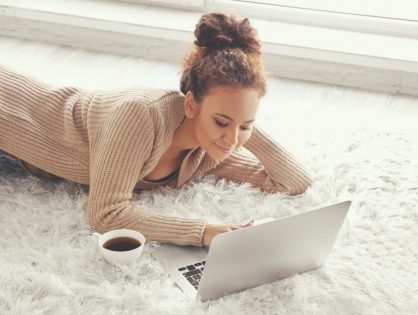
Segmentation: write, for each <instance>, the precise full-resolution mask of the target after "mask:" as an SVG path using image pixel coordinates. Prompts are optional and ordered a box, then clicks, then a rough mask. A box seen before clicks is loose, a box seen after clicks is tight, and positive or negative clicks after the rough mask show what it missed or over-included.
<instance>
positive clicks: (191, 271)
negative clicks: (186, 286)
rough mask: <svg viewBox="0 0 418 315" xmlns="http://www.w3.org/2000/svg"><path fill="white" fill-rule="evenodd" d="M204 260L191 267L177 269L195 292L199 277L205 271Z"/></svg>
mask: <svg viewBox="0 0 418 315" xmlns="http://www.w3.org/2000/svg"><path fill="white" fill-rule="evenodd" d="M205 264H206V260H204V261H200V262H197V263H195V264H193V265H188V266H185V267H181V268H179V269H178V271H180V272H181V273H182V275H183V276H184V277H185V278H186V279H187V280H188V281H189V282H190V284H191V285H192V286H193V287H194V288H195V289H196V290H197V287H198V286H199V282H200V277H201V275H202V272H203V270H204V269H205Z"/></svg>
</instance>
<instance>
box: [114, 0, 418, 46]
mask: <svg viewBox="0 0 418 315" xmlns="http://www.w3.org/2000/svg"><path fill="white" fill-rule="evenodd" d="M114 1H125V2H131V3H140V4H149V5H156V6H163V7H170V8H177V9H183V10H191V11H198V12H214V11H222V12H234V13H236V14H239V15H241V16H246V17H249V18H254V19H262V20H268V21H278V22H284V23H292V24H299V25H309V26H317V27H324V28H331V29H343V30H349V31H358V32H365V33H377V34H382V35H391V36H400V37H409V38H418V1H417V0H398V1H396V0H385V1H384V2H383V1H379V0H350V1H342V0H341V1H333V0H315V1H312V0H182V1H172V0H114Z"/></svg>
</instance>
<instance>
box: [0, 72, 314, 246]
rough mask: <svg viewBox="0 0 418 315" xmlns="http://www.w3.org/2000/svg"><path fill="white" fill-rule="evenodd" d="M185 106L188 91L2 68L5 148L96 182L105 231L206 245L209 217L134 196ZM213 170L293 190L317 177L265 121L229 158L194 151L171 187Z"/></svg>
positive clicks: (90, 202)
mask: <svg viewBox="0 0 418 315" xmlns="http://www.w3.org/2000/svg"><path fill="white" fill-rule="evenodd" d="M183 103H184V95H182V94H181V92H180V91H178V90H171V89H160V88H151V87H145V86H132V87H128V88H124V89H108V90H97V89H96V90H87V89H83V88H79V87H75V86H65V87H56V86H52V85H49V84H46V83H44V82H41V81H40V80H38V79H37V78H35V77H32V76H30V75H28V74H23V73H19V72H17V71H14V70H12V69H10V68H8V67H5V66H1V65H0V149H1V150H4V151H6V152H8V153H10V154H11V155H13V156H16V157H18V158H20V159H22V160H24V161H26V162H28V163H30V164H31V165H33V166H36V167H38V168H40V169H42V170H45V171H46V172H49V173H51V174H53V175H56V176H59V177H62V178H64V179H67V180H70V181H74V182H77V183H81V184H85V185H89V195H88V199H87V202H86V204H85V205H84V211H85V216H86V220H87V222H88V224H89V225H90V226H91V227H92V228H93V229H94V230H96V231H98V232H100V233H104V232H106V231H109V230H113V229H119V228H128V229H133V230H137V231H140V232H141V233H143V234H144V236H145V237H146V238H147V239H148V240H156V241H160V242H166V243H173V244H178V245H194V246H200V247H201V246H203V245H202V238H203V232H204V228H205V225H206V224H207V221H206V220H205V219H201V218H185V217H179V216H175V215H165V214H159V213H157V212H153V211H151V210H149V209H144V208H143V207H139V206H136V205H134V204H133V203H132V201H131V199H132V195H133V191H134V189H141V188H143V189H147V188H148V187H150V185H149V182H146V181H143V178H144V177H146V175H147V174H149V173H150V172H151V171H152V170H153V169H154V168H155V167H156V165H157V164H158V161H159V159H160V157H161V156H162V155H163V153H164V152H165V151H166V150H167V149H168V148H169V146H170V144H171V140H172V137H173V134H174V131H175V130H176V128H177V127H178V126H179V125H180V123H181V122H182V120H183V118H184V117H185V114H184V108H183ZM205 174H213V175H215V176H216V177H218V178H225V179H227V180H231V181H234V182H237V183H242V182H248V183H250V184H252V185H255V186H257V187H259V188H260V189H261V190H262V191H268V192H285V193H288V194H290V195H295V194H300V193H302V192H304V191H305V190H306V189H307V188H308V187H309V186H310V185H311V184H312V182H313V179H312V177H311V175H310V174H309V173H308V171H307V170H306V169H305V168H304V167H303V166H302V165H301V163H300V162H299V161H298V160H297V159H296V158H295V157H294V156H293V155H291V154H290V153H289V152H288V151H286V150H285V149H284V148H283V147H282V146H281V145H279V143H277V142H276V141H275V140H274V139H272V138H271V137H270V136H269V135H268V134H266V133H265V132H264V131H263V130H262V129H260V128H259V127H258V126H257V125H254V128H253V132H252V135H251V137H250V139H249V140H248V141H247V142H246V143H245V144H244V146H243V147H240V148H238V149H237V150H236V151H234V152H233V153H231V154H230V156H228V157H227V158H226V159H225V160H223V161H222V162H219V161H217V160H215V159H213V158H211V157H210V156H209V155H208V154H207V153H206V152H205V151H204V150H203V149H202V148H201V147H196V148H194V149H192V150H190V151H189V152H188V154H187V155H186V157H185V158H184V160H183V161H182V163H181V166H180V169H179V171H178V175H176V176H175V177H174V179H172V180H171V181H170V182H169V184H170V185H171V186H172V187H177V188H178V187H181V186H182V185H184V184H185V183H187V182H189V181H191V180H197V179H199V178H201V177H202V176H203V175H205ZM151 187H152V185H151Z"/></svg>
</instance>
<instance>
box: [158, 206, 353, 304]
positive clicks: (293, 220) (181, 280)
mask: <svg viewBox="0 0 418 315" xmlns="http://www.w3.org/2000/svg"><path fill="white" fill-rule="evenodd" d="M350 205H351V201H344V202H340V203H337V204H333V205H329V206H325V207H321V208H318V209H314V210H311V211H307V212H303V213H300V214H297V215H293V216H288V217H284V218H280V219H274V218H265V219H262V220H255V221H254V223H253V225H252V226H250V227H246V228H242V229H238V230H234V231H231V232H226V233H221V234H218V235H216V236H215V237H214V238H213V239H212V242H211V245H210V247H197V246H179V245H175V244H166V243H164V244H161V245H160V246H159V247H156V248H155V250H154V252H153V253H152V255H153V256H154V257H155V258H156V259H157V260H158V261H159V262H160V263H161V264H162V265H163V267H164V268H165V270H166V271H167V273H168V274H169V275H170V276H171V277H172V279H173V280H174V282H175V283H176V284H177V285H178V286H179V287H180V288H181V289H182V290H183V291H184V293H185V294H186V295H187V296H188V297H190V298H191V299H198V300H200V301H202V302H204V301H207V300H213V299H217V298H219V297H222V296H224V295H227V294H231V293H236V292H240V291H243V290H245V289H249V288H253V287H256V286H259V285H262V284H266V283H271V282H273V281H276V280H279V279H283V278H286V277H290V276H292V275H295V274H297V273H302V272H306V271H309V270H312V269H316V268H319V267H321V266H322V265H323V264H324V262H325V260H326V259H327V257H328V255H329V253H330V251H331V248H332V246H333V244H334V242H335V240H336V238H337V236H338V233H339V231H340V228H341V226H342V224H343V221H344V219H345V217H346V214H347V212H348V209H349V208H350Z"/></svg>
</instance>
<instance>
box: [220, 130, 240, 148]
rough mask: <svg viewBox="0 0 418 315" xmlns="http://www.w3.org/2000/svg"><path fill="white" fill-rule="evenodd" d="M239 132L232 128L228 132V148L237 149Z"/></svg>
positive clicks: (226, 139) (226, 141)
mask: <svg viewBox="0 0 418 315" xmlns="http://www.w3.org/2000/svg"><path fill="white" fill-rule="evenodd" d="M238 135H239V133H238V131H237V130H236V129H233V128H231V129H230V130H228V131H227V132H226V134H225V138H224V139H225V140H224V141H225V144H226V145H227V146H228V147H235V146H236V145H237V143H238Z"/></svg>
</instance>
